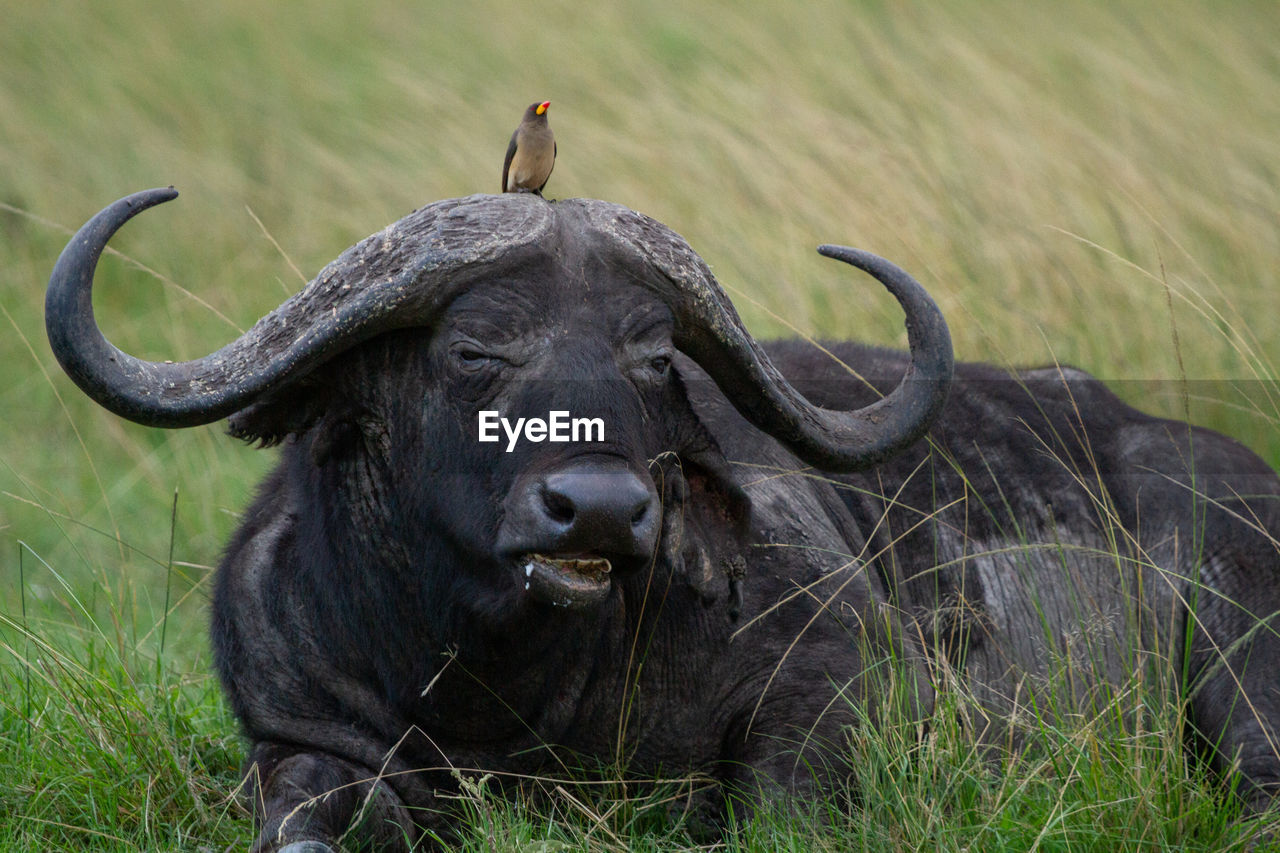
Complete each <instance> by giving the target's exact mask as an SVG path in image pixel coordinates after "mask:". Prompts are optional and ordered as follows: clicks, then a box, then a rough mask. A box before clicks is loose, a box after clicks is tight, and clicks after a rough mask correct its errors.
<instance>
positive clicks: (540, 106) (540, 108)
mask: <svg viewBox="0 0 1280 853" xmlns="http://www.w3.org/2000/svg"><path fill="white" fill-rule="evenodd" d="M550 106H551V102H550V101H543V102H542V103H540V104H538V108H537V109H536V110H534V112H535V113H537V114H538V115H542V114H543V113H545V112H546V111H547V108H548V107H550Z"/></svg>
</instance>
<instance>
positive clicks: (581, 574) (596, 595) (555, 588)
mask: <svg viewBox="0 0 1280 853" xmlns="http://www.w3.org/2000/svg"><path fill="white" fill-rule="evenodd" d="M520 566H521V570H522V571H523V572H524V588H525V589H527V590H528V591H529V594H530V595H532V596H533V597H534V598H536V599H538V600H540V601H542V602H545V603H546V604H551V605H554V606H556V607H569V608H579V607H587V606H589V605H592V604H596V603H598V602H600V601H603V600H604V598H605V596H607V595H608V594H609V587H610V585H611V582H610V580H609V572H610V571H612V569H613V566H612V565H611V564H610V562H609V561H608V560H606V559H605V558H604V557H593V556H588V555H574V556H565V557H553V556H550V555H548V554H529V555H527V556H526V557H525V558H524V559H523V560H522V561H521V563H520Z"/></svg>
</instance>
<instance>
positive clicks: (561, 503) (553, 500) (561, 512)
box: [542, 489, 576, 524]
mask: <svg viewBox="0 0 1280 853" xmlns="http://www.w3.org/2000/svg"><path fill="white" fill-rule="evenodd" d="M542 505H543V506H544V507H546V510H547V517H548V518H550V519H551V520H552V521H555V522H558V523H560V524H572V523H573V517H574V515H575V514H576V513H575V511H574V506H573V498H571V497H569V496H568V495H565V494H561V493H560V492H557V491H555V490H553V489H543V490H542Z"/></svg>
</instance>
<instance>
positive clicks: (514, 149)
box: [502, 101, 556, 195]
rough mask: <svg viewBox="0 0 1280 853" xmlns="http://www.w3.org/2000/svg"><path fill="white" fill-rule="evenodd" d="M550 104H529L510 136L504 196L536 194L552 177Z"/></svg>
mask: <svg viewBox="0 0 1280 853" xmlns="http://www.w3.org/2000/svg"><path fill="white" fill-rule="evenodd" d="M550 107H551V102H550V101H542V102H540V103H537V104H530V105H529V109H527V110H525V111H524V118H523V119H521V120H520V126H519V127H517V128H516V130H515V133H512V134H511V143H510V144H509V145H508V146H507V159H505V160H503V161H502V191H503V192H504V193H537V194H538V195H542V188H543V187H545V186H546V185H547V178H550V177H551V170H552V169H553V168H554V167H555V165H556V138H555V136H554V135H553V134H552V133H551V125H549V124H547V110H548V109H549V108H550Z"/></svg>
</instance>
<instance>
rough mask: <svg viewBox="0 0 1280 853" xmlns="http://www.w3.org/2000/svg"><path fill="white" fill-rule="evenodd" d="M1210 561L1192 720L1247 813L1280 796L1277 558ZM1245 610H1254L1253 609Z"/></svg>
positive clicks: (1195, 652) (1198, 618)
mask: <svg viewBox="0 0 1280 853" xmlns="http://www.w3.org/2000/svg"><path fill="white" fill-rule="evenodd" d="M1252 557H1253V558H1252V559H1250V555H1247V554H1239V553H1237V554H1233V555H1231V559H1230V561H1229V565H1230V571H1224V570H1223V569H1222V566H1223V564H1224V563H1227V562H1228V561H1227V560H1224V559H1223V558H1221V557H1219V558H1217V559H1211V560H1209V561H1207V567H1206V569H1205V570H1204V576H1205V577H1206V581H1207V582H1206V583H1205V585H1204V588H1203V589H1201V591H1200V593H1199V594H1200V601H1199V602H1198V606H1197V607H1196V609H1195V611H1196V612H1195V616H1194V617H1193V618H1194V619H1195V623H1194V627H1193V629H1192V631H1191V637H1192V648H1191V661H1192V667H1193V668H1192V670H1191V671H1192V672H1193V673H1196V674H1197V675H1198V677H1197V678H1196V679H1195V680H1194V681H1192V682H1191V695H1190V700H1191V701H1190V708H1189V710H1190V714H1191V719H1192V722H1193V724H1194V729H1195V734H1196V736H1197V738H1198V740H1199V741H1200V744H1201V746H1202V747H1203V748H1204V749H1205V750H1206V751H1207V753H1208V758H1209V761H1210V763H1211V764H1212V765H1213V766H1214V767H1215V768H1216V769H1217V770H1218V771H1219V772H1222V773H1231V772H1235V773H1238V774H1239V780H1238V781H1239V787H1238V789H1237V790H1238V792H1239V794H1240V797H1241V798H1242V799H1243V800H1244V803H1245V805H1246V807H1247V808H1248V809H1249V810H1250V811H1252V812H1261V811H1264V810H1266V809H1268V808H1270V807H1272V806H1273V805H1274V803H1275V802H1276V798H1277V795H1280V676H1278V673H1280V633H1278V632H1280V593H1277V591H1276V589H1277V584H1278V583H1280V577H1277V576H1276V573H1275V571H1274V565H1273V564H1274V554H1271V555H1252ZM1244 602H1248V605H1247V607H1246V606H1245V604H1244Z"/></svg>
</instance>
